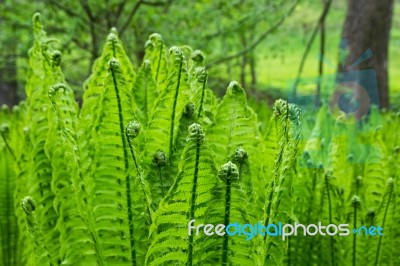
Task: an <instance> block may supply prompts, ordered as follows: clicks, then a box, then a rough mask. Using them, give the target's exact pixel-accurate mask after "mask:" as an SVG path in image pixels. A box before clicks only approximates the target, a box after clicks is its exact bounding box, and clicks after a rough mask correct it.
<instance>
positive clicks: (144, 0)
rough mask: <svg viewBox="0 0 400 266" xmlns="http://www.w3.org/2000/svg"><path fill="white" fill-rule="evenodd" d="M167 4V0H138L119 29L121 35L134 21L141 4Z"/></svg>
mask: <svg viewBox="0 0 400 266" xmlns="http://www.w3.org/2000/svg"><path fill="white" fill-rule="evenodd" d="M167 4H168V2H165V1H154V2H153V1H146V0H139V1H137V2H136V4H135V5H134V6H133V8H132V10H131V12H130V13H129V15H128V18H127V19H126V21H125V23H124V24H123V26H122V27H121V29H120V30H119V35H120V36H122V34H123V33H124V32H125V30H126V29H127V28H128V26H129V25H130V24H131V21H132V19H133V17H134V16H135V14H136V13H137V11H138V10H139V7H140V6H141V5H147V6H164V5H167Z"/></svg>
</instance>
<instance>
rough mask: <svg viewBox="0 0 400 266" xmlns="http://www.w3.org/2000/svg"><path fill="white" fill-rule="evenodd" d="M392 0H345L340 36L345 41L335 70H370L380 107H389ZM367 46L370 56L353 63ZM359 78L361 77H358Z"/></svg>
mask: <svg viewBox="0 0 400 266" xmlns="http://www.w3.org/2000/svg"><path fill="white" fill-rule="evenodd" d="M392 14H393V0H379V1H378V0H363V1H360V0H349V1H348V10H347V17H346V20H345V23H344V27H343V33H342V38H343V39H344V40H346V41H347V49H348V51H347V57H346V59H345V62H344V65H343V66H339V71H346V70H348V69H349V68H350V67H351V68H352V69H353V70H363V69H374V70H375V71H376V75H377V81H378V94H379V103H380V108H389V87H388V46H389V36H390V35H389V33H390V28H391V22H392ZM368 49H371V50H372V52H373V57H372V58H371V59H369V60H365V61H363V62H361V63H360V64H358V65H356V66H353V64H354V63H356V61H357V59H358V58H359V57H360V56H361V55H362V54H363V53H364V52H365V51H367V50H368ZM360 78H361V76H360Z"/></svg>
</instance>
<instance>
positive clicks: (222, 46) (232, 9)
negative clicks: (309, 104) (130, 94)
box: [0, 0, 298, 104]
mask: <svg viewBox="0 0 400 266" xmlns="http://www.w3.org/2000/svg"><path fill="white" fill-rule="evenodd" d="M297 2H298V0H291V1H285V0H249V1H244V0H233V1H224V0H215V1H210V0H199V1H187V0H136V1H129V0H38V1H35V2H32V1H29V0H19V1H14V0H0V3H1V21H0V23H1V24H2V35H1V37H0V45H1V48H2V49H1V50H2V51H1V53H0V62H1V64H0V83H1V84H2V85H1V87H0V95H2V96H1V98H4V101H3V102H6V103H8V104H13V103H15V102H16V101H17V97H16V94H15V93H16V90H15V88H16V86H17V85H18V87H20V91H22V90H21V88H22V85H23V84H24V82H23V77H24V75H25V67H24V66H26V62H27V61H26V58H27V51H28V49H29V47H30V45H31V43H32V38H31V36H32V34H31V31H30V19H31V16H32V14H33V13H34V12H40V13H42V17H43V22H44V24H45V29H46V31H47V32H48V34H49V36H51V37H55V38H57V39H59V40H60V42H59V43H58V44H56V47H55V48H56V49H59V50H60V51H61V52H62V53H63V63H62V64H63V69H64V72H65V75H66V77H67V81H68V82H69V83H70V85H71V86H72V87H73V88H74V90H76V91H77V92H78V93H77V95H78V97H79V95H81V84H82V82H83V80H84V79H86V78H87V76H88V75H89V73H90V70H91V66H92V64H93V61H94V60H95V59H96V58H97V57H98V56H99V54H100V52H101V48H102V44H103V42H104V40H105V37H106V35H107V34H108V32H109V30H110V28H111V27H115V28H116V29H117V30H118V32H119V35H120V37H121V39H122V41H123V43H124V46H125V48H126V51H127V52H128V53H129V56H130V58H131V60H132V61H133V63H134V64H135V65H136V66H138V65H139V64H140V62H141V60H142V58H143V55H144V43H145V41H146V40H147V38H148V36H149V35H150V34H151V33H153V32H158V33H160V34H162V36H163V38H164V40H165V42H166V44H167V45H168V46H171V45H181V46H182V45H189V46H191V47H193V48H194V49H201V50H203V51H204V52H205V54H206V55H207V58H208V60H207V62H209V64H208V67H209V68H211V67H213V69H211V70H210V72H212V73H210V76H213V77H214V78H215V79H216V80H217V81H218V82H215V83H214V84H216V85H217V86H220V87H221V88H225V87H226V84H227V81H226V80H227V79H231V78H233V76H235V77H238V76H241V77H242V82H243V83H244V85H245V84H246V83H247V82H248V81H247V79H249V80H250V83H251V85H252V86H253V87H255V86H256V83H257V77H256V70H255V68H256V65H257V62H256V61H257V56H255V54H256V50H255V49H256V48H257V47H258V46H259V45H260V44H261V43H262V42H263V41H264V40H265V39H266V37H267V36H269V35H270V34H273V33H274V32H275V31H276V30H277V29H278V28H279V27H280V26H281V25H282V24H283V22H284V20H285V18H286V17H287V16H289V15H290V14H291V13H292V12H293V11H294V9H295V6H296V4H297ZM13 49H15V51H14V50H13ZM231 75H232V77H231ZM5 76H7V79H6V78H5ZM221 81H224V82H221ZM225 81H226V82H225ZM3 84H4V86H3ZM10 89H11V91H10ZM6 96H7V97H9V98H7V99H6ZM20 97H21V95H20Z"/></svg>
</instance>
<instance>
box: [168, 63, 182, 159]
mask: <svg viewBox="0 0 400 266" xmlns="http://www.w3.org/2000/svg"><path fill="white" fill-rule="evenodd" d="M182 66H183V58H182V59H181V62H180V65H179V72H178V82H177V84H176V89H175V96H174V104H173V105H172V113H171V124H170V136H169V149H168V154H169V158H168V159H169V160H171V159H172V153H173V152H172V149H173V144H174V127H175V113H176V105H177V103H178V95H179V87H180V86H181V74H182Z"/></svg>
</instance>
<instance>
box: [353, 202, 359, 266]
mask: <svg viewBox="0 0 400 266" xmlns="http://www.w3.org/2000/svg"><path fill="white" fill-rule="evenodd" d="M359 203H360V200H359V198H358V197H357V196H354V197H353V199H352V204H353V225H354V228H357V207H358V204H359ZM356 252H357V234H353V263H352V265H353V266H356V261H357V253H356Z"/></svg>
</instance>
